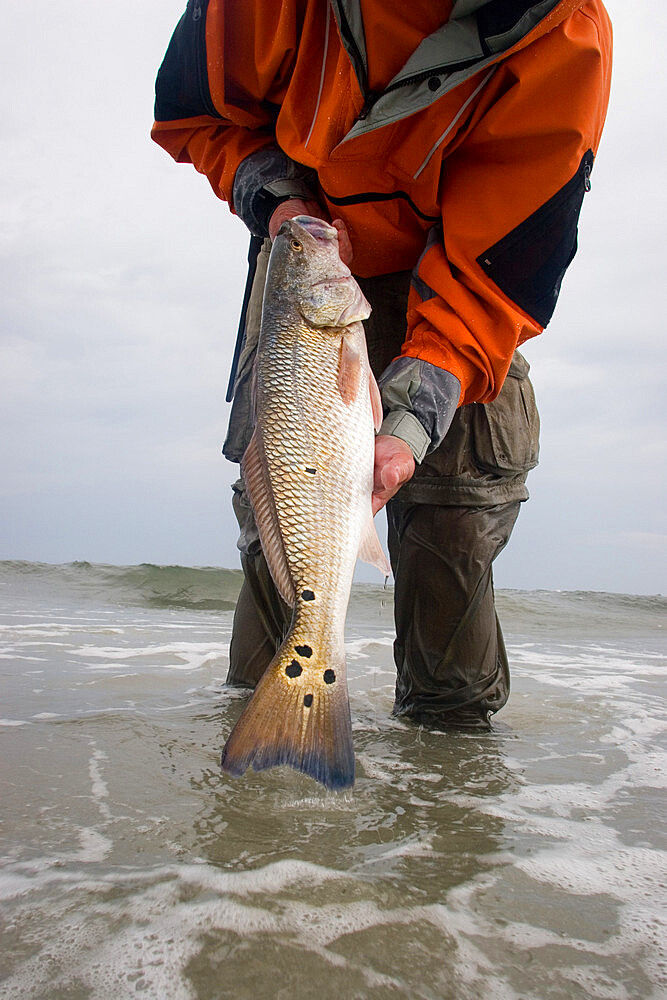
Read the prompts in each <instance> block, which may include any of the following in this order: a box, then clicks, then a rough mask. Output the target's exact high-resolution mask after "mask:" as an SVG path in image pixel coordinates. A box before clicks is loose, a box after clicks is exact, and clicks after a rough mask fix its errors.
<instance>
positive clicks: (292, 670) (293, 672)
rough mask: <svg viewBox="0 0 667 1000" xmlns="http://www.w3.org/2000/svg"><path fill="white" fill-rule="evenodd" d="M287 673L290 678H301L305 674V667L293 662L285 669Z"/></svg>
mask: <svg viewBox="0 0 667 1000" xmlns="http://www.w3.org/2000/svg"><path fill="white" fill-rule="evenodd" d="M285 673H286V674H287V676H288V677H299V675H300V674H302V673H303V667H302V666H301V664H300V663H298V662H297V661H296V660H292V662H291V663H290V664H289V666H287V667H285Z"/></svg>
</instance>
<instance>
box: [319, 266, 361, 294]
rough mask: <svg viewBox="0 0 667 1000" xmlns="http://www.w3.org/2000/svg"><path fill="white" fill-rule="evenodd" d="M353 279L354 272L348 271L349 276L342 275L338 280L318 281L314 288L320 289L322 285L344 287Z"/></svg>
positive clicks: (326, 279) (324, 279)
mask: <svg viewBox="0 0 667 1000" xmlns="http://www.w3.org/2000/svg"><path fill="white" fill-rule="evenodd" d="M343 266H345V265H343ZM351 277H352V271H350V270H348V272H347V274H342V275H341V276H340V277H338V278H323V279H322V281H316V282H315V283H314V284H313V286H312V287H313V288H320V286H321V285H344V284H345V283H346V282H348V281H349V280H350V278H351Z"/></svg>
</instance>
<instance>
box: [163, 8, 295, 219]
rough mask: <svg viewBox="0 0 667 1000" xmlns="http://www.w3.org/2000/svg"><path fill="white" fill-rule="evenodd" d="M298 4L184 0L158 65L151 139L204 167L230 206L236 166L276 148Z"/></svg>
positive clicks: (180, 158) (183, 159) (181, 160)
mask: <svg viewBox="0 0 667 1000" xmlns="http://www.w3.org/2000/svg"><path fill="white" fill-rule="evenodd" d="M298 8H299V4H298V2H297V3H287V4H280V3H274V2H273V0H253V2H251V0H248V2H244V3H225V2H224V0H188V5H187V9H186V11H185V13H184V14H183V17H182V18H181V20H180V21H179V23H178V25H177V27H176V30H175V31H174V34H173V36H172V39H171V42H170V44H169V47H168V49H167V53H166V55H165V57H164V61H163V63H162V66H161V67H160V70H159V72H158V77H157V82H156V88H155V95H156V99H155V124H154V126H153V130H152V132H151V135H152V138H153V139H154V140H155V141H156V142H157V143H158V144H159V145H160V146H162V147H163V148H164V149H166V150H167V152H168V153H170V154H171V156H173V157H174V159H175V160H176V161H177V162H179V163H192V164H193V165H194V166H195V168H196V169H197V170H198V171H199V172H200V173H203V174H205V175H206V176H207V177H208V179H209V181H210V184H211V187H212V188H213V190H214V192H215V194H216V195H217V196H218V197H219V198H222V199H224V200H225V201H227V202H229V204H230V207H231V208H232V210H234V179H235V176H236V173H237V170H238V168H239V165H240V164H241V163H242V162H243V161H244V160H246V158H248V157H251V156H253V154H255V153H257V151H258V150H263V149H269V150H272V149H275V147H276V140H275V119H276V116H277V110H278V107H279V106H280V103H281V101H282V99H283V96H284V90H285V87H286V85H287V82H288V80H289V76H290V73H291V70H292V68H293V62H294V59H295V56H296V49H297V45H298V33H299V11H298ZM269 158H270V157H269ZM275 179H276V178H275V177H273V178H272V180H275Z"/></svg>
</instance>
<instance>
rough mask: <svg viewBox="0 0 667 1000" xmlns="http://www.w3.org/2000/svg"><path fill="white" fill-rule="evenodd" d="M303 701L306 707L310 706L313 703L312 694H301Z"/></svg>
mask: <svg viewBox="0 0 667 1000" xmlns="http://www.w3.org/2000/svg"><path fill="white" fill-rule="evenodd" d="M303 703H304V705H305V706H306V708H310V706H311V705H312V704H313V696H312V694H305V695H304V696H303Z"/></svg>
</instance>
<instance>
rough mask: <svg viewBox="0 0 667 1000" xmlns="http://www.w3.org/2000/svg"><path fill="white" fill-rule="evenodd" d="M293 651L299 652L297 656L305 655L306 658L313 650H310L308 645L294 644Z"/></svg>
mask: <svg viewBox="0 0 667 1000" xmlns="http://www.w3.org/2000/svg"><path fill="white" fill-rule="evenodd" d="M294 652H295V653H298V654H299V656H305V657H306V659H307V658H308V657H309V656H312V655H313V651H312V649H311V648H310V646H295V647H294Z"/></svg>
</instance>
